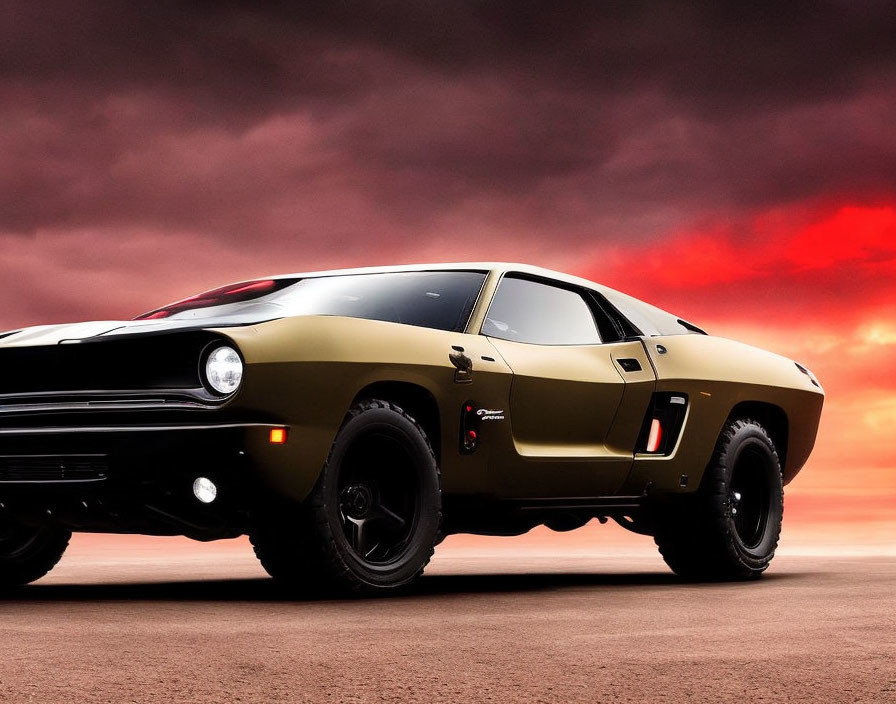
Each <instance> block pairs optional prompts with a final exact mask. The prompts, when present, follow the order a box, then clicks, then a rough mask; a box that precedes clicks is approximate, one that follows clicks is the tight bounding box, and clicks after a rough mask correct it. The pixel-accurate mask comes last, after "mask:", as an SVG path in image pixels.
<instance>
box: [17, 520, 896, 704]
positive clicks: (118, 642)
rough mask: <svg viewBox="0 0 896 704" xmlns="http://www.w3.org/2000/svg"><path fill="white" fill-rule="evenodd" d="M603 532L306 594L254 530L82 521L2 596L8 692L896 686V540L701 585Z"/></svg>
mask: <svg viewBox="0 0 896 704" xmlns="http://www.w3.org/2000/svg"><path fill="white" fill-rule="evenodd" d="M585 530H590V529H589V528H586V529H585ZM602 530H606V529H602ZM620 532H621V531H620ZM593 536H594V538H595V539H594V541H591V538H592V534H591V533H586V534H585V535H584V538H583V536H582V534H581V533H580V534H579V535H578V537H575V536H573V537H572V538H571V539H570V541H569V542H565V541H564V538H565V537H566V536H553V535H552V536H550V537H548V536H544V535H538V534H536V535H534V536H524V537H522V538H516V539H474V538H467V537H452V538H449V539H448V540H447V541H446V542H445V543H444V544H443V545H442V546H440V548H439V549H438V550H437V553H436V557H435V559H434V561H433V563H432V565H431V567H430V568H429V570H428V571H427V574H426V576H425V577H424V579H423V580H422V583H421V584H420V587H419V589H418V590H417V591H416V593H414V594H412V595H409V596H404V597H400V598H392V599H376V600H365V601H353V600H337V599H333V600H311V601H307V600H305V601H303V600H296V599H294V598H291V597H290V595H288V594H284V593H282V592H281V591H280V590H279V589H278V588H277V587H276V586H275V584H274V583H273V582H272V581H271V580H270V579H268V578H267V576H266V575H265V574H264V572H263V571H262V570H261V568H260V567H259V566H258V564H257V563H256V562H255V559H254V557H253V555H252V553H251V549H250V548H249V546H248V543H247V542H246V541H245V540H243V539H241V540H235V541H227V542H221V543H213V544H208V545H202V544H198V543H191V542H189V541H186V540H182V539H169V538H130V537H108V536H84V535H78V536H75V538H74V540H73V543H72V546H71V548H70V550H69V552H68V553H67V554H66V556H65V557H64V558H63V561H62V562H61V563H60V565H59V566H58V567H57V569H56V570H55V571H54V572H52V573H51V574H50V575H49V576H47V577H46V578H44V579H43V580H41V581H40V582H38V583H36V584H34V585H32V586H30V587H27V588H24V589H22V590H21V591H19V592H17V593H15V594H11V595H7V596H4V597H3V599H2V601H0V702H4V703H5V704H19V703H20V702H22V703H24V702H40V703H51V702H84V703H87V704H93V703H95V702H96V703H98V702H110V703H112V702H114V703H116V704H118V703H120V702H141V703H143V702H165V703H166V704H177V703H180V702H184V703H186V702H190V703H193V702H222V703H224V702H226V703H228V704H231V703H233V702H242V703H250V702H259V703H261V702H264V703H266V704H267V703H271V702H378V701H388V702H393V701H407V702H640V701H650V702H679V701H689V702H695V701H707V702H710V701H712V702H717V701H742V702H758V701H766V702H781V701H791V702H896V629H894V626H896V555H893V554H892V553H890V554H887V553H886V552H881V551H870V552H868V551H866V553H865V554H862V555H857V554H848V553H846V552H844V551H835V552H831V553H830V554H824V553H822V552H821V551H819V550H813V549H808V550H805V549H803V550H801V549H793V548H791V549H790V550H788V549H786V548H782V549H781V552H780V554H779V555H778V557H777V558H776V561H775V562H774V564H773V566H772V569H771V570H770V571H769V573H767V575H766V576H765V577H764V578H763V579H762V580H760V581H759V582H756V583H751V584H715V585H695V584H687V583H683V582H681V581H679V580H678V579H676V578H675V577H674V576H673V575H672V574H671V573H669V572H668V571H667V569H666V567H665V565H664V564H663V563H662V561H661V560H660V559H659V557H658V556H657V555H655V554H654V553H653V550H652V549H651V547H650V545H649V542H639V543H634V542H625V541H623V542H622V543H619V542H616V543H614V542H613V541H612V540H611V541H609V542H607V543H606V544H603V545H602V544H601V542H600V536H601V533H599V532H594V533H593ZM633 537H634V536H633ZM641 540H642V541H643V539H641Z"/></svg>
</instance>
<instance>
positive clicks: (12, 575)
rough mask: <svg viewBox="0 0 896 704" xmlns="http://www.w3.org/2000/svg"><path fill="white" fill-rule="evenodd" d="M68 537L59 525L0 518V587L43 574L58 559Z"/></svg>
mask: <svg viewBox="0 0 896 704" xmlns="http://www.w3.org/2000/svg"><path fill="white" fill-rule="evenodd" d="M71 537H72V534H71V533H70V532H69V531H67V530H63V529H62V528H54V527H50V526H40V527H38V526H28V525H25V524H20V523H14V522H10V521H6V520H3V521H0V589H10V588H13V587H19V586H22V585H23V584H30V583H31V582H34V581H36V580H38V579H40V578H41V577H43V576H44V575H45V574H47V573H48V572H49V571H50V570H52V569H53V568H54V567H55V566H56V563H58V562H59V560H60V559H61V558H62V555H63V553H64V552H65V549H66V548H67V547H68V541H69V540H70V539H71Z"/></svg>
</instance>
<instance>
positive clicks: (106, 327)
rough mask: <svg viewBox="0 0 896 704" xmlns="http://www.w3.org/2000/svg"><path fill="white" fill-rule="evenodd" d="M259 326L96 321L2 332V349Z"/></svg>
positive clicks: (222, 322) (233, 322) (226, 322)
mask: <svg viewBox="0 0 896 704" xmlns="http://www.w3.org/2000/svg"><path fill="white" fill-rule="evenodd" d="M257 322H259V321H258V320H257V319H256V318H252V319H251V320H240V319H235V318H233V317H228V318H226V319H221V318H204V319H190V320H178V319H175V320H96V321H92V322H87V323H66V324H63V325H36V326H34V327H29V328H23V329H21V330H11V331H8V332H0V347H38V346H47V345H61V344H75V343H79V342H86V341H88V340H90V341H97V339H98V338H112V337H116V338H118V337H122V336H131V335H154V334H159V333H166V332H174V331H178V332H181V331H187V330H202V329H205V328H222V327H233V326H238V325H249V324H253V323H257Z"/></svg>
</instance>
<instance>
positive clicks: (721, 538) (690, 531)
mask: <svg viewBox="0 0 896 704" xmlns="http://www.w3.org/2000/svg"><path fill="white" fill-rule="evenodd" d="M783 513H784V490H783V486H782V482H781V462H780V459H779V458H778V453H777V451H776V449H775V445H774V442H772V439H771V437H770V436H769V434H768V432H767V431H766V430H765V428H763V427H762V425H761V424H760V423H758V422H757V421H755V420H750V419H739V420H733V421H730V422H729V423H728V425H727V426H726V427H725V429H724V430H723V431H722V434H721V436H720V437H719V440H718V443H717V445H716V450H715V453H714V455H713V459H712V461H711V462H710V465H709V467H708V468H707V470H706V474H705V475H704V478H703V482H702V484H701V487H700V489H699V491H698V492H697V493H696V495H695V496H693V497H688V498H687V499H686V500H685V502H684V503H683V504H681V505H677V506H674V507H671V508H669V509H667V510H666V511H665V512H664V513H663V515H662V517H661V518H660V520H659V522H658V525H657V529H656V535H655V540H656V544H657V546H658V547H659V549H660V553H661V554H662V556H663V559H664V560H665V561H666V563H667V564H668V565H669V567H671V568H672V570H673V571H674V572H675V573H676V574H678V575H681V576H682V577H685V578H689V579H719V580H726V579H730V580H733V579H755V578H757V577H759V575H761V574H762V572H763V571H765V569H766V568H767V567H768V565H769V563H770V562H771V560H772V558H773V557H774V555H775V549H776V547H777V545H778V537H779V536H780V533H781V521H782V518H783Z"/></svg>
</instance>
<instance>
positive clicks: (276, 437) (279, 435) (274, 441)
mask: <svg viewBox="0 0 896 704" xmlns="http://www.w3.org/2000/svg"><path fill="white" fill-rule="evenodd" d="M270 440H271V445H284V444H286V428H271V436H270Z"/></svg>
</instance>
